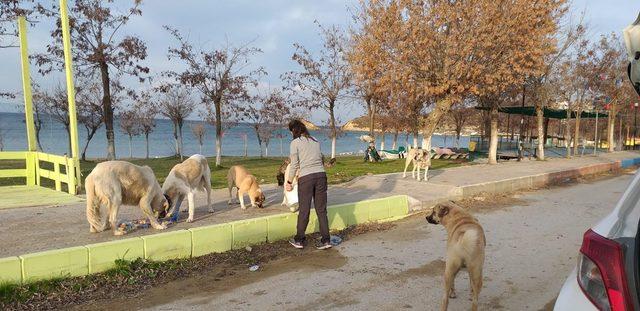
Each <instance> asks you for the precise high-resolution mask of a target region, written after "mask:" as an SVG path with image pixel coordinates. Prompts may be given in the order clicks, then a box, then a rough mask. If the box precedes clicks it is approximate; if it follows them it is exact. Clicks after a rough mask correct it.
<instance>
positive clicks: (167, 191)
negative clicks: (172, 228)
mask: <svg viewBox="0 0 640 311" xmlns="http://www.w3.org/2000/svg"><path fill="white" fill-rule="evenodd" d="M198 190H200V191H205V192H206V193H207V206H208V207H209V212H210V213H213V205H211V171H210V170H209V163H208V162H207V158H205V157H204V156H203V155H200V154H194V155H192V156H191V157H189V158H188V159H186V160H184V162H182V163H179V164H176V165H175V166H174V167H173V168H172V169H171V172H169V176H167V179H165V181H164V183H163V184H162V192H163V193H164V195H166V196H167V197H168V199H169V201H170V203H171V205H172V206H171V209H170V212H169V214H170V215H171V220H173V221H177V220H178V214H179V212H180V205H181V204H182V201H183V200H184V197H185V196H186V197H187V201H188V202H189V218H187V222H192V221H193V213H194V210H195V204H196V203H195V192H196V191H198Z"/></svg>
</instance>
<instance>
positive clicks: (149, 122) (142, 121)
mask: <svg viewBox="0 0 640 311" xmlns="http://www.w3.org/2000/svg"><path fill="white" fill-rule="evenodd" d="M135 112H136V115H137V121H138V123H139V126H140V132H141V133H142V134H144V143H145V156H144V157H145V159H148V158H149V134H151V132H153V130H154V129H155V127H156V115H158V108H157V107H156V106H155V104H154V103H153V102H152V101H151V100H150V98H149V97H142V100H141V101H139V102H138V103H137V104H136V107H135ZM181 148H182V146H181Z"/></svg>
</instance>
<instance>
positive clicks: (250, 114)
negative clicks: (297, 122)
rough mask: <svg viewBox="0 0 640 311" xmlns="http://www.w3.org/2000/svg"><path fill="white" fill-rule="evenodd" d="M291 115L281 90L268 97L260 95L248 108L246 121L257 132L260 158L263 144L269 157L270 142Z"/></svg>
mask: <svg viewBox="0 0 640 311" xmlns="http://www.w3.org/2000/svg"><path fill="white" fill-rule="evenodd" d="M288 115H289V107H288V106H287V104H286V101H285V98H284V96H283V94H282V92H280V91H279V90H273V91H271V92H270V93H269V94H267V95H258V96H256V97H255V99H254V101H252V102H250V103H249V105H248V107H247V108H246V120H247V121H248V122H249V123H251V125H252V127H253V129H254V130H255V132H256V138H257V139H258V145H259V146H260V157H263V156H264V154H263V152H262V144H264V145H265V151H266V155H267V156H269V142H270V141H271V138H272V137H274V134H275V131H276V130H277V129H278V128H281V127H282V126H283V124H284V120H286V119H287V116H288Z"/></svg>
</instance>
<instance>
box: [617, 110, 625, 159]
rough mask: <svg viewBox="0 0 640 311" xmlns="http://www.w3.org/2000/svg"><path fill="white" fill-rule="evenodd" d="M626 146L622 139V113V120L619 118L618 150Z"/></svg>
mask: <svg viewBox="0 0 640 311" xmlns="http://www.w3.org/2000/svg"><path fill="white" fill-rule="evenodd" d="M623 148H624V142H623V141H622V115H620V120H618V146H617V148H616V149H617V150H618V151H622V149H623Z"/></svg>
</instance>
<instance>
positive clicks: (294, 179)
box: [281, 164, 300, 212]
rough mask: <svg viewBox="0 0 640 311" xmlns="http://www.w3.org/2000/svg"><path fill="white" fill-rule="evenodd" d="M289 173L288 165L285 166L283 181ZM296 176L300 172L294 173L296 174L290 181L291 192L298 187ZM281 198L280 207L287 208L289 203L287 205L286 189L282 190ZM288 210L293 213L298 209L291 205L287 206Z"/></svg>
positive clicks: (289, 165)
mask: <svg viewBox="0 0 640 311" xmlns="http://www.w3.org/2000/svg"><path fill="white" fill-rule="evenodd" d="M290 172H291V164H288V165H287V169H286V170H285V171H284V176H286V177H285V179H287V178H288V176H289V173H290ZM298 174H300V170H297V171H296V174H295V175H294V176H293V180H292V181H291V186H292V187H293V189H294V190H292V191H295V189H296V186H297V185H298ZM282 197H283V198H282V204H281V205H282V206H289V205H290V203H289V200H288V196H287V189H286V188H284V189H282ZM289 210H290V211H291V212H295V211H297V210H298V207H297V206H296V205H295V204H293V205H291V206H289Z"/></svg>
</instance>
